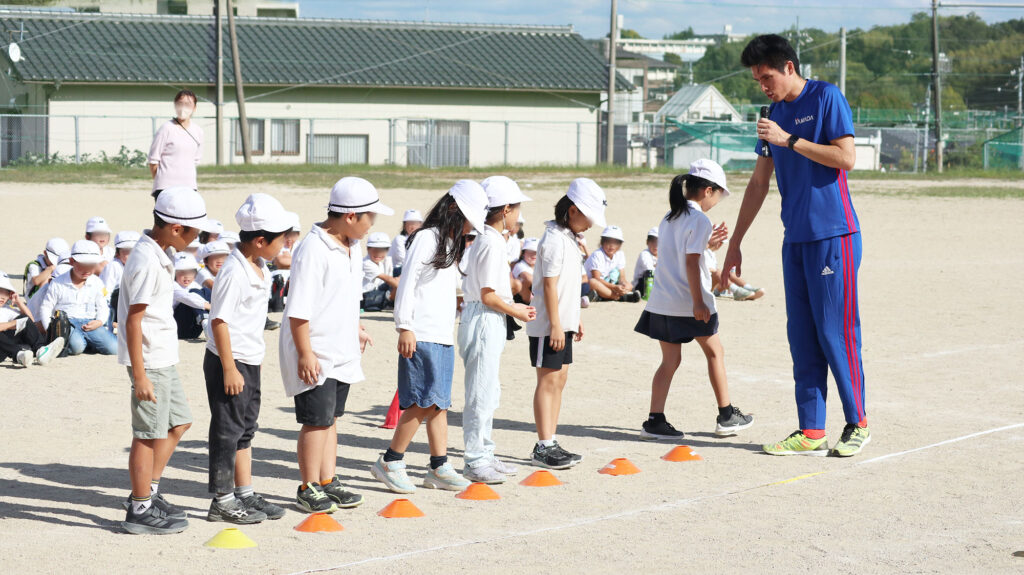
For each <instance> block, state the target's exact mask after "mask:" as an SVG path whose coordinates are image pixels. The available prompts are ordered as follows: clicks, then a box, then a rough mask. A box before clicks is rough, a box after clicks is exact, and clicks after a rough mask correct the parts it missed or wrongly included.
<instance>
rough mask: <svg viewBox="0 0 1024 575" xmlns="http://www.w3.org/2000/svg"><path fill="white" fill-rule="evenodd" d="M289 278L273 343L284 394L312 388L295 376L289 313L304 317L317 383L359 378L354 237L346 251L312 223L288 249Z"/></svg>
mask: <svg viewBox="0 0 1024 575" xmlns="http://www.w3.org/2000/svg"><path fill="white" fill-rule="evenodd" d="M221 273H224V272H223V270H221ZM217 281H220V280H219V279H218V280H217ZM290 282H291V283H290V286H289V288H288V303H287V304H285V308H284V318H283V319H282V320H281V339H280V341H279V343H278V351H279V355H280V361H281V380H282V382H283V383H284V390H285V395H287V396H288V397H294V396H296V395H298V394H300V393H302V392H304V391H309V390H310V389H312V387H310V386H308V385H306V384H305V383H304V382H303V381H302V380H301V379H299V354H298V351H297V350H296V349H295V340H294V339H292V326H291V321H290V318H293V317H294V318H297V319H305V320H309V340H310V346H311V348H312V350H313V353H314V354H316V357H317V359H318V360H319V362H320V379H319V380H317V385H322V384H323V383H324V381H326V380H327V379H328V378H332V379H336V380H338V381H341V382H344V383H356V382H359V381H362V380H363V379H364V377H363V368H362V366H361V365H360V359H361V357H362V352H360V351H359V302H360V301H361V300H362V297H363V291H362V282H363V254H362V250H361V249H360V247H359V242H356V243H354V244H353V245H351V246H349V247H348V250H347V251H346V250H345V248H343V247H342V246H341V244H339V243H338V241H337V240H336V239H334V237H332V236H331V235H330V234H329V233H328V232H327V231H326V230H324V229H323V228H321V227H320V226H319V225H314V226H313V228H312V229H311V230H310V231H309V234H308V235H307V236H306V238H305V239H303V241H302V243H301V244H299V247H298V248H297V249H295V250H294V251H293V252H292V267H291V279H290ZM216 285H217V283H216V282H214V287H215V288H216ZM264 317H265V316H264ZM262 329H263V328H262V327H261V328H260V330H261V333H262Z"/></svg>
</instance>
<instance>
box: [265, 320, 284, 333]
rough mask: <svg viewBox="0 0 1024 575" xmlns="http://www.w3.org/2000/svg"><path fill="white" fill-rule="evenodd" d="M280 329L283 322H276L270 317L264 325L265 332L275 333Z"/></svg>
mask: <svg viewBox="0 0 1024 575" xmlns="http://www.w3.org/2000/svg"><path fill="white" fill-rule="evenodd" d="M279 327H281V322H279V321H274V320H272V319H270V318H269V317H268V318H267V322H266V323H264V324H263V331H274V330H275V329H277V328H279Z"/></svg>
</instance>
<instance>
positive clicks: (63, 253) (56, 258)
mask: <svg viewBox="0 0 1024 575" xmlns="http://www.w3.org/2000/svg"><path fill="white" fill-rule="evenodd" d="M44 251H45V252H46V258H47V259H48V260H50V263H51V264H53V265H57V264H59V263H60V260H63V259H67V257H68V254H70V253H71V247H70V246H68V243H67V242H66V241H64V238H50V239H49V240H47V242H46V248H44Z"/></svg>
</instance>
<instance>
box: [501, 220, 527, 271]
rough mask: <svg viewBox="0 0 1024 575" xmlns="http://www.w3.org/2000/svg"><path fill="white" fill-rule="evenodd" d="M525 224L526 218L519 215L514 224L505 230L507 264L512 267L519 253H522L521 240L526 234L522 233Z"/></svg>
mask: <svg viewBox="0 0 1024 575" xmlns="http://www.w3.org/2000/svg"><path fill="white" fill-rule="evenodd" d="M524 224H526V218H524V217H523V214H522V213H520V214H519V217H517V218H516V221H515V223H513V224H512V226H511V227H510V228H508V230H506V238H508V241H506V242H505V249H506V250H507V252H508V253H507V255H508V263H509V265H512V264H513V263H515V262H516V260H518V259H519V255H520V253H521V252H522V251H523V238H524V237H526V234H525V233H523V225H524Z"/></svg>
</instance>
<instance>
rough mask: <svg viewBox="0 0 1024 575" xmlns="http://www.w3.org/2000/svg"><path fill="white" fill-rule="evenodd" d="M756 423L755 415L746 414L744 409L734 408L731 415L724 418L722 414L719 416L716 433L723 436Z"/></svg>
mask: <svg viewBox="0 0 1024 575" xmlns="http://www.w3.org/2000/svg"><path fill="white" fill-rule="evenodd" d="M753 424H754V416H752V415H744V414H743V412H742V411H740V410H739V409H736V407H733V408H732V413H731V414H730V415H729V417H727V418H725V419H722V416H721V415H719V416H718V425H716V426H715V435H717V436H719V437H723V436H726V435H733V434H735V433H736V432H737V431H741V430H743V429H746V428H748V427H750V426H751V425H753Z"/></svg>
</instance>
